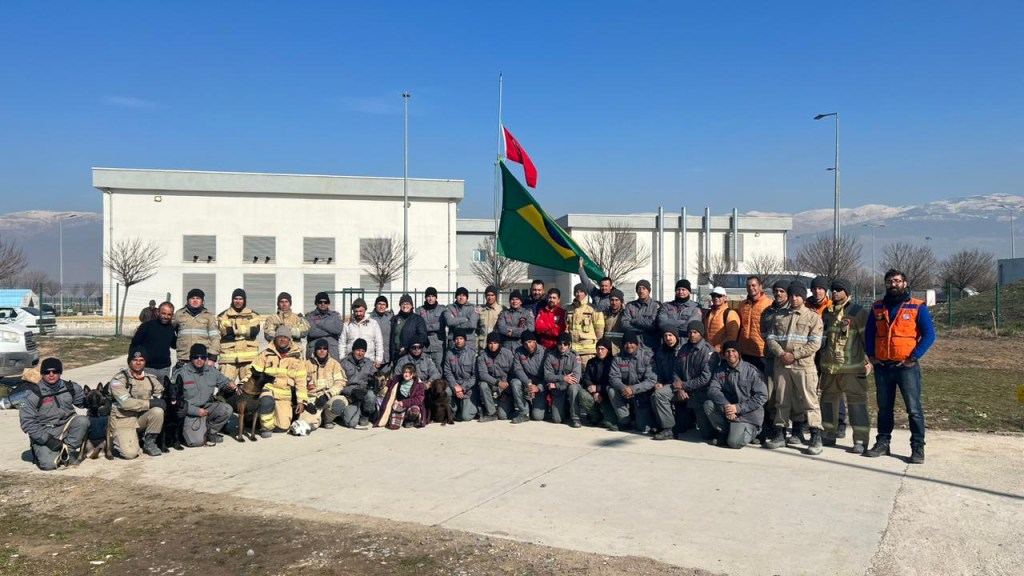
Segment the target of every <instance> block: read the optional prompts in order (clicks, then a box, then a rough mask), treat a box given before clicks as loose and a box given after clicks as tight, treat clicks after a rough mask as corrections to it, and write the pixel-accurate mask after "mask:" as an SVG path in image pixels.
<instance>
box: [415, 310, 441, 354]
mask: <svg viewBox="0 0 1024 576" xmlns="http://www.w3.org/2000/svg"><path fill="white" fill-rule="evenodd" d="M416 313H417V314H419V316H420V318H423V322H424V323H426V325H427V339H428V342H427V353H428V354H430V358H431V359H433V360H434V364H436V365H437V367H438V368H439V369H440V367H441V364H443V363H444V351H445V348H446V346H445V342H446V340H445V337H444V321H443V320H442V319H441V314H443V313H444V306H441V305H440V304H435V305H434V307H433V308H427V307H426V305H424V306H420V307H419V308H417V309H416Z"/></svg>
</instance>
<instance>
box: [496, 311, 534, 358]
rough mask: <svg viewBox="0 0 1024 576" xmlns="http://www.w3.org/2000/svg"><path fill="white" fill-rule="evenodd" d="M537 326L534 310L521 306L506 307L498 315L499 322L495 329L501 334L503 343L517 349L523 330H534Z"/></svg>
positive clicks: (513, 349) (511, 348) (510, 348)
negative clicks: (517, 307)
mask: <svg viewBox="0 0 1024 576" xmlns="http://www.w3.org/2000/svg"><path fill="white" fill-rule="evenodd" d="M535 327H536V325H535V323H534V318H533V311H532V310H528V309H526V308H524V307H522V306H520V307H519V309H518V310H513V309H512V308H506V309H505V311H504V312H502V313H501V315H499V316H498V324H497V325H496V326H495V329H496V330H497V331H498V334H499V335H500V336H501V345H502V346H503V347H505V348H508V349H509V350H512V351H515V349H516V348H518V347H519V343H520V338H521V337H522V335H523V332H525V331H527V330H529V331H531V332H533V330H534V328H535Z"/></svg>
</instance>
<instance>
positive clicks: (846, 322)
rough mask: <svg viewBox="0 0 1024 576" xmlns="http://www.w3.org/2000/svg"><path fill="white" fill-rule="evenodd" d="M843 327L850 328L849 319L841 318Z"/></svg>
mask: <svg viewBox="0 0 1024 576" xmlns="http://www.w3.org/2000/svg"><path fill="white" fill-rule="evenodd" d="M843 326H845V327H847V328H848V327H849V326H850V319H849V318H843Z"/></svg>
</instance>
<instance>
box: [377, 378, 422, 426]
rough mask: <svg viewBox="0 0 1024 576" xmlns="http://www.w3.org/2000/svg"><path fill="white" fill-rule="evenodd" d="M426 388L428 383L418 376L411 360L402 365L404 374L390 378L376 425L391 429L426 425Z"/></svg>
mask: <svg viewBox="0 0 1024 576" xmlns="http://www.w3.org/2000/svg"><path fill="white" fill-rule="evenodd" d="M426 390H427V388H426V385H424V384H423V382H421V381H420V380H419V379H418V378H417V377H416V366H415V365H414V364H412V363H411V362H410V363H407V364H405V365H404V366H402V374H401V375H400V376H392V377H391V379H390V380H388V383H387V387H386V388H385V389H384V395H383V402H382V403H381V406H380V412H379V414H378V416H377V421H376V422H375V423H374V426H378V427H379V426H387V427H388V429H390V430H398V429H399V428H402V427H403V426H405V427H410V426H412V427H416V428H422V427H423V426H425V425H426V424H427V414H426V411H425V410H424V408H423V399H424V397H425V396H426Z"/></svg>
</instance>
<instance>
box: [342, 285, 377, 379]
mask: <svg viewBox="0 0 1024 576" xmlns="http://www.w3.org/2000/svg"><path fill="white" fill-rule="evenodd" d="M357 340H362V341H363V350H364V351H365V353H366V356H368V357H369V358H370V362H371V363H372V365H373V369H374V370H380V367H381V366H383V365H384V337H383V335H381V332H380V324H377V323H376V322H374V321H373V320H370V318H369V317H368V316H367V314H366V301H365V300H363V299H362V298H356V299H355V300H353V301H352V315H351V316H349V319H348V320H347V321H346V322H345V326H344V327H343V328H342V330H341V344H340V349H339V351H338V353H339V354H342V355H343V357H344V356H348V355H349V354H350V353H351V352H352V350H353V347H354V345H355V342H356V341H357ZM342 366H344V362H343V363H342ZM349 380H352V375H351V374H349Z"/></svg>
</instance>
